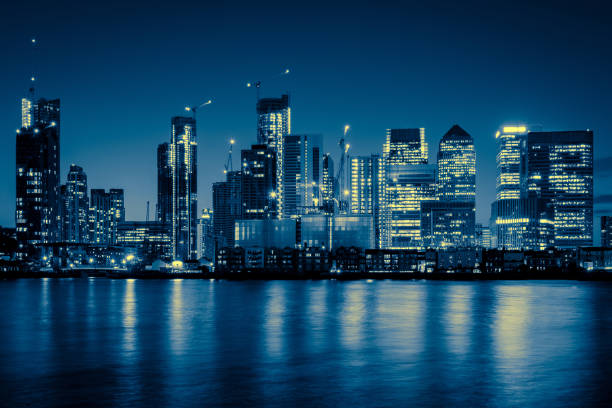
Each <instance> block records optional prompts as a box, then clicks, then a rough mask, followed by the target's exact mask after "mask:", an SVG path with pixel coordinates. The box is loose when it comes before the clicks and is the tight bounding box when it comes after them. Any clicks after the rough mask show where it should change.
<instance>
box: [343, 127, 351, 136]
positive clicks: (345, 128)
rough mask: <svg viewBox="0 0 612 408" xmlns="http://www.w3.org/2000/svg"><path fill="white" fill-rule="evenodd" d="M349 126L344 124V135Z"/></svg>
mask: <svg viewBox="0 0 612 408" xmlns="http://www.w3.org/2000/svg"><path fill="white" fill-rule="evenodd" d="M350 128H351V127H350V126H349V125H344V134H345V135H346V132H348V130H349V129H350Z"/></svg>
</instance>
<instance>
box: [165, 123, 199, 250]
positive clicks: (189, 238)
mask: <svg viewBox="0 0 612 408" xmlns="http://www.w3.org/2000/svg"><path fill="white" fill-rule="evenodd" d="M169 163H170V169H171V175H172V257H173V259H181V260H188V259H195V258H196V256H197V244H196V236H197V214H196V212H197V206H198V193H197V191H198V190H197V185H198V183H197V141H196V121H195V119H194V118H190V117H184V116H175V117H173V118H172V131H171V143H170V158H169Z"/></svg>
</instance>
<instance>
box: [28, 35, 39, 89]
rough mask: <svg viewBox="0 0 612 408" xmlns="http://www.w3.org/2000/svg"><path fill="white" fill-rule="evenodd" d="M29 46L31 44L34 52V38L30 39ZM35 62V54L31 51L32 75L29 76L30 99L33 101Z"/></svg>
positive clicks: (36, 42)
mask: <svg viewBox="0 0 612 408" xmlns="http://www.w3.org/2000/svg"><path fill="white" fill-rule="evenodd" d="M30 44H32V50H35V49H36V48H37V46H36V45H37V44H38V41H37V40H36V37H32V39H31V40H30ZM35 61H36V52H35V51H32V75H30V89H29V91H30V98H31V99H32V100H34V82H36V73H35V72H34V71H35V69H34V64H35Z"/></svg>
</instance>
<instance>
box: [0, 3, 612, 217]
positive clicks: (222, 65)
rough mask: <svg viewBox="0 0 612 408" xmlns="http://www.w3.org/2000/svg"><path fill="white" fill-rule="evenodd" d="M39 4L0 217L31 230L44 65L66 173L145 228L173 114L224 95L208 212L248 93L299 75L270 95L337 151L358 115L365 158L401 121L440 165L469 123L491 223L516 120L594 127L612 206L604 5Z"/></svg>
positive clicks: (5, 24) (206, 161) (207, 136)
mask: <svg viewBox="0 0 612 408" xmlns="http://www.w3.org/2000/svg"><path fill="white" fill-rule="evenodd" d="M12 3H17V2H12ZM24 3H27V5H25V4H24V5H21V6H20V5H16V4H10V5H5V6H3V7H4V8H3V11H2V15H0V32H1V36H0V50H1V51H2V64H0V73H1V75H0V83H1V87H0V89H2V92H1V94H0V133H1V134H2V135H3V136H2V149H0V174H2V177H3V181H4V182H3V183H2V184H1V185H0V205H1V208H2V211H1V212H0V225H7V226H8V225H14V197H15V176H14V169H15V129H16V128H18V127H19V125H20V98H21V97H22V96H24V95H26V93H27V89H28V87H29V82H28V78H29V77H30V75H31V71H32V69H35V70H36V72H37V76H38V78H39V81H38V85H37V86H38V90H39V96H45V97H49V98H55V97H59V98H61V103H62V128H61V168H62V181H64V180H65V177H66V173H67V169H68V167H69V165H70V163H76V164H79V165H81V166H82V167H83V168H84V169H85V171H86V173H87V175H88V178H89V187H90V188H111V187H122V188H125V190H126V205H127V214H126V215H127V218H128V219H144V217H145V209H146V201H147V200H149V201H150V202H151V209H152V210H153V208H154V206H155V202H156V147H157V144H158V143H160V142H163V141H167V140H168V139H169V128H170V117H171V116H172V115H177V114H182V113H183V112H184V111H183V108H184V106H185V105H187V104H195V103H198V102H201V101H203V100H206V99H209V98H212V99H213V100H214V103H213V104H212V105H210V106H208V107H206V108H205V109H203V110H202V112H201V114H199V115H198V136H199V161H198V165H199V168H198V177H199V186H198V189H199V197H200V200H199V202H200V204H199V206H200V208H202V207H204V206H210V204H211V184H212V183H213V182H214V181H218V180H221V179H222V178H223V174H222V169H223V163H224V161H225V155H226V144H227V141H228V140H229V139H230V138H235V139H236V140H237V141H238V149H236V152H235V154H234V157H235V159H234V164H235V165H237V164H238V163H239V148H245V147H247V146H248V145H250V144H251V143H254V142H255V135H256V133H255V108H254V102H255V94H254V92H253V90H252V89H248V88H246V87H245V83H246V82H247V81H249V80H257V79H262V78H264V79H265V78H267V77H273V76H274V75H275V74H277V73H280V72H281V71H282V70H283V69H285V68H290V69H291V71H292V73H291V74H290V75H289V76H287V77H285V78H282V79H281V78H277V79H273V80H270V81H268V82H267V83H266V82H265V81H264V85H263V92H262V95H264V96H268V95H269V96H274V95H279V94H280V93H281V92H282V91H284V90H288V91H290V93H291V98H292V128H293V129H292V130H293V131H294V132H295V133H305V132H317V133H323V135H324V137H325V145H326V149H327V150H328V151H331V152H332V153H334V154H337V153H338V148H337V146H336V142H337V138H338V136H339V135H340V133H341V132H342V128H343V126H344V124H346V123H349V124H350V125H351V127H352V129H353V133H352V134H351V136H350V139H351V140H350V143H351V146H352V154H369V153H373V152H380V151H381V149H382V143H383V140H384V135H385V129H386V128H389V127H425V128H426V135H427V140H428V141H429V143H430V162H432V163H435V154H436V153H437V145H438V142H439V140H440V138H441V136H442V135H443V134H444V133H445V132H446V131H447V130H448V129H449V128H450V127H451V126H452V125H453V124H455V123H457V124H459V125H460V126H462V127H463V128H464V129H466V130H467V131H468V132H469V133H470V134H471V135H472V136H473V137H474V139H475V143H476V150H477V155H478V156H477V160H478V177H477V183H478V193H477V214H478V215H477V217H478V220H479V221H483V222H486V221H487V220H488V217H489V211H490V209H489V206H490V203H491V201H492V199H493V197H494V189H495V142H494V133H495V131H496V129H497V128H498V127H499V126H500V125H501V124H502V123H504V122H512V121H521V122H526V123H531V124H540V125H542V126H543V128H544V129H545V130H568V129H586V128H589V129H593V130H594V131H595V150H596V159H598V160H597V161H596V190H595V192H596V196H599V198H598V202H597V206H596V210H597V211H598V214H600V213H601V212H602V211H605V209H606V208H607V206H606V204H607V203H612V194H606V193H607V192H609V191H612V190H611V189H612V153H610V152H611V150H612V141H611V140H610V135H611V134H612V109H611V107H612V104H611V102H610V96H611V95H612V92H611V91H612V83H611V79H610V73H611V72H612V46H611V43H610V41H611V39H612V28H611V27H612V26H611V24H610V20H611V17H612V14H611V13H610V10H609V9H608V8H607V7H606V6H605V3H603V2H602V3H594V2H573V3H566V2H546V3H538V4H530V3H527V2H526V3H523V4H521V3H517V2H511V1H508V2H499V3H496V4H493V3H489V2H469V1H468V2H454V1H448V2H446V1H437V2H423V3H417V4H414V5H411V4H410V3H408V2H404V3H397V4H394V3H385V2H350V3H346V4H344V5H340V4H336V5H333V4H332V3H331V2H328V3H325V2H324V3H315V2H300V4H304V5H303V6H298V5H292V3H294V2H286V1H285V2H269V1H266V2H261V3H260V4H261V5H258V4H257V3H256V2H251V3H247V4H240V3H237V2H228V3H223V2H212V3H211V4H206V2H204V1H203V2H198V3H193V4H188V3H184V2H174V3H170V4H164V3H159V4H155V3H153V2H147V3H142V4H138V3H132V4H123V5H122V4H120V3H112V2H106V4H105V5H104V6H102V5H99V6H92V5H90V4H88V2H75V3H70V2H62V1H57V2H41V3H39V4H37V2H24ZM426 3H427V4H426ZM32 37H36V38H37V40H38V44H39V45H38V48H37V49H36V50H35V51H34V53H35V54H34V53H33V50H32V48H31V46H30V44H29V41H30V39H31V38H32ZM33 55H36V58H33ZM33 61H35V62H33ZM32 67H34V68H32ZM606 158H607V159H606ZM610 206H612V204H610ZM611 213H612V211H611Z"/></svg>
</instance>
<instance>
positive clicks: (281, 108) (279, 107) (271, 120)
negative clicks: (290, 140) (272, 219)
mask: <svg viewBox="0 0 612 408" xmlns="http://www.w3.org/2000/svg"><path fill="white" fill-rule="evenodd" d="M256 111H257V144H259V145H266V146H268V147H269V148H270V149H272V150H273V151H274V152H275V153H276V180H277V183H278V184H277V186H276V193H275V195H276V198H277V211H278V213H279V214H283V213H284V208H283V202H284V201H283V196H284V187H283V181H284V177H283V170H284V166H283V158H284V156H283V145H284V143H283V138H284V137H285V136H287V135H289V134H290V133H291V108H290V106H289V95H286V94H285V95H282V96H281V97H280V98H261V99H258V100H257V105H256Z"/></svg>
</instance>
